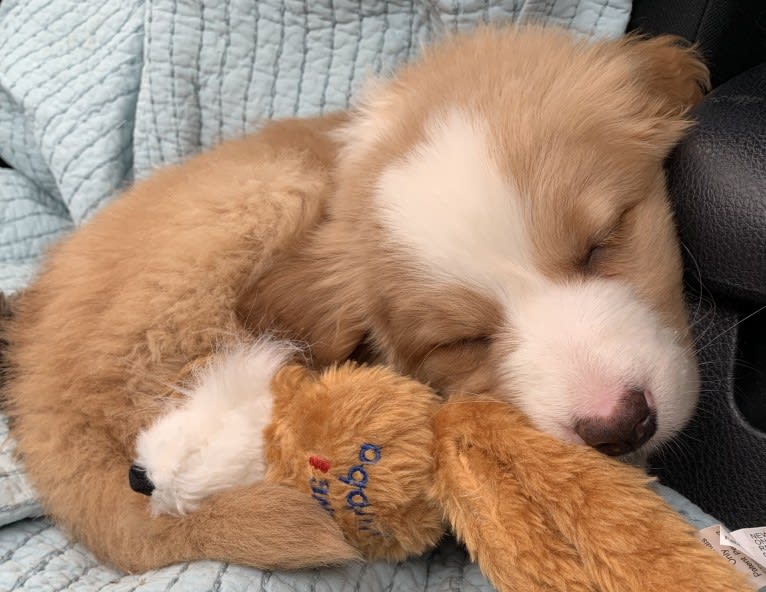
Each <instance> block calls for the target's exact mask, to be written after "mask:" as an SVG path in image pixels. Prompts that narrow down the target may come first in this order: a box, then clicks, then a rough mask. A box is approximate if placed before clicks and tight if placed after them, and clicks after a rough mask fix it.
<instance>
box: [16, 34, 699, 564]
mask: <svg viewBox="0 0 766 592" xmlns="http://www.w3.org/2000/svg"><path fill="white" fill-rule="evenodd" d="M706 85H707V70H706V69H705V67H704V65H703V64H702V63H701V62H700V61H699V59H698V58H697V56H696V55H695V53H694V52H693V51H692V50H690V49H688V48H683V47H680V46H678V45H677V44H676V41H675V40H674V39H670V38H658V39H653V40H639V39H623V40H613V41H601V42H595V43H593V42H586V41H582V40H578V39H576V38H574V37H573V36H571V35H569V34H567V33H565V32H561V31H557V30H553V29H539V28H485V29H481V30H478V31H476V32H474V33H473V34H470V35H468V36H459V37H454V38H451V39H448V40H446V41H444V42H443V43H441V44H439V45H437V46H435V47H433V48H431V49H429V50H427V51H426V52H425V54H424V55H423V56H422V57H421V58H420V59H419V60H417V61H416V62H415V63H413V64H411V65H408V66H406V67H404V68H402V69H401V70H400V71H399V72H398V73H397V74H396V75H395V76H394V77H393V78H392V79H391V80H388V81H385V82H380V83H376V84H374V85H372V86H371V87H370V88H368V89H367V91H366V93H365V94H364V96H363V97H362V98H361V100H360V102H359V104H358V106H357V107H356V108H355V109H353V110H352V111H351V112H350V113H346V114H338V115H333V116H328V117H325V118H321V119H315V120H305V121H300V120H292V121H285V122H278V123H274V124H270V125H268V126H266V127H265V128H264V129H263V130H262V131H261V132H259V133H258V134H256V135H254V136H252V137H249V138H245V139H242V140H238V141H233V142H228V143H225V144H223V145H221V146H220V147H218V148H216V149H215V150H213V151H211V152H210V153H208V154H203V155H201V156H198V157H196V158H193V159H190V160H189V161H187V162H186V163H184V164H182V165H180V166H176V167H169V168H167V169H165V170H162V171H159V172H157V173H156V174H155V175H154V176H153V177H152V178H150V179H148V180H146V181H143V182H140V183H138V184H136V186H135V187H134V188H132V189H131V190H130V191H128V192H127V193H126V194H125V195H124V196H122V197H121V198H120V199H118V200H116V201H115V202H113V203H112V204H111V205H110V206H108V207H107V208H105V209H104V210H103V211H102V212H100V213H99V214H98V215H97V216H95V217H94V219H93V220H92V221H91V222H90V223H89V224H87V225H86V226H84V227H83V228H82V229H80V230H79V231H77V232H76V233H74V235H72V236H71V237H70V238H68V239H67V240H65V241H64V242H63V243H62V244H61V245H59V246H58V247H57V248H56V249H54V250H53V252H52V253H51V254H50V256H49V257H48V259H47V261H46V264H45V265H44V268H43V270H42V271H41V273H40V275H39V277H38V278H37V280H36V281H35V282H34V283H33V285H32V286H31V287H30V289H29V290H28V292H26V293H25V294H24V296H23V298H21V302H20V303H19V306H18V314H17V317H16V319H15V321H14V322H13V323H12V325H11V327H10V333H9V339H10V346H9V352H8V353H9V359H10V363H11V365H12V369H13V372H12V376H11V379H10V383H9V385H8V399H9V406H10V414H11V416H12V419H13V420H14V428H13V430H14V434H15V436H16V438H17V439H18V443H19V449H20V451H21V453H22V455H23V459H24V461H25V463H26V466H27V469H28V471H29V474H30V477H31V479H32V481H33V483H34V485H35V487H36V488H37V490H38V492H39V493H40V496H41V498H42V500H43V503H44V505H45V507H46V509H47V510H48V512H49V513H50V514H51V515H52V516H53V517H54V518H55V519H56V520H58V521H59V522H60V523H61V524H62V525H64V526H65V527H67V528H68V529H70V530H71V531H72V532H73V534H74V535H75V536H77V537H78V538H80V539H81V540H82V541H83V542H85V543H86V544H87V545H89V546H90V547H91V548H92V549H93V550H94V551H95V552H96V553H97V554H98V555H99V556H100V557H101V558H103V559H105V560H108V561H110V562H112V563H114V564H116V565H118V566H120V567H122V568H124V569H127V570H131V571H138V570H146V569H150V568H154V567H158V566H160V565H164V564H167V563H171V562H176V561H182V560H191V559H200V558H209V559H222V560H227V561H235V562H240V563H246V564H249V565H255V566H257V567H262V568H273V567H280V568H291V567H301V566H305V565H312V564H318V563H322V562H339V561H344V560H346V559H349V558H352V557H354V556H355V553H354V551H353V549H351V548H350V547H348V545H346V543H345V542H344V541H343V539H342V537H341V536H340V533H339V531H338V530H337V528H336V527H335V525H334V524H333V523H332V522H331V521H330V520H329V519H328V518H327V517H326V516H325V515H324V514H323V512H322V511H321V509H320V508H319V507H318V506H316V505H315V504H313V502H312V501H311V500H306V499H304V497H303V496H302V495H300V494H299V493H297V492H293V491H292V490H290V489H288V488H285V487H279V486H275V485H268V484H265V483H263V481H262V479H263V475H264V470H265V467H264V462H263V458H262V450H261V431H262V429H263V427H264V426H265V425H266V424H267V423H268V422H269V414H270V409H271V395H270V390H269V388H270V387H269V385H270V382H271V378H272V377H273V376H274V374H275V372H276V371H277V370H278V369H279V368H280V367H281V366H282V365H283V364H285V363H287V362H288V361H289V360H291V359H294V358H295V356H296V355H299V356H302V359H305V361H306V363H307V364H310V365H312V366H315V367H322V366H324V365H327V364H332V363H335V362H338V361H342V360H345V359H348V358H349V357H352V356H354V355H356V354H358V352H359V351H361V350H362V349H365V348H366V349H368V350H369V351H370V352H371V354H372V356H373V358H374V359H375V360H377V361H381V362H384V363H387V364H390V365H392V366H393V367H395V368H396V369H398V370H399V371H401V372H404V373H407V374H409V375H412V376H414V377H417V378H418V379H420V380H422V381H425V382H427V383H429V384H431V385H433V386H434V387H435V388H436V389H438V390H439V391H440V392H441V393H443V394H444V395H445V396H449V395H450V394H451V393H476V394H481V393H483V392H486V391H488V390H492V391H493V392H500V393H504V394H505V396H507V398H508V400H509V402H512V403H513V404H515V405H517V406H519V407H520V408H521V409H522V410H523V411H525V412H526V414H527V415H528V416H529V417H530V418H531V420H532V421H533V423H534V424H535V425H536V426H537V427H538V428H540V429H542V430H544V431H546V432H549V433H550V434H552V435H554V436H557V437H559V438H561V439H563V440H567V441H572V442H578V443H584V444H587V445H590V446H594V447H596V448H598V449H599V450H601V451H603V452H604V453H606V454H610V455H615V456H629V457H630V456H632V457H635V458H638V459H639V460H640V458H641V457H643V456H645V455H646V454H647V453H649V452H650V451H651V450H653V449H655V448H657V447H658V446H660V445H661V444H662V443H663V442H666V441H667V440H668V439H669V438H670V437H672V435H673V434H674V433H676V432H677V431H678V430H679V429H680V428H681V427H682V426H683V425H684V423H685V422H686V421H687V420H688V418H689V417H690V415H691V413H692V410H693V408H694V405H695V402H696V397H697V388H698V380H697V371H696V367H695V361H694V356H693V352H692V344H691V342H690V337H689V328H688V325H687V319H686V315H685V312H684V307H683V300H682V288H681V261H680V256H679V246H678V241H677V238H676V235H675V231H674V228H673V221H672V216H671V212H670V209H669V206H668V200H667V196H666V191H665V186H664V179H663V174H662V162H663V159H664V158H665V157H666V156H667V154H668V152H669V151H670V149H671V148H672V147H673V145H674V144H675V143H676V142H677V141H678V140H679V139H680V138H681V137H682V135H683V134H684V132H685V131H686V129H687V128H688V126H689V121H688V118H687V113H688V110H689V108H690V107H691V106H692V105H693V104H694V103H695V102H696V101H698V100H699V98H700V97H701V94H702V92H703V90H704V88H705V87H706ZM295 343H302V344H305V345H304V346H303V347H302V348H300V349H297V347H296V346H295V345H294V344H295ZM200 360H207V361H206V362H204V363H202V362H198V361H200ZM189 368H192V369H193V370H189ZM129 468H130V482H131V485H132V487H133V489H134V490H135V491H137V492H140V493H144V494H149V495H150V498H149V500H147V498H146V497H144V496H142V495H138V494H137V493H135V492H134V491H131V490H130V488H129V487H128V477H127V475H128V472H129ZM149 508H150V509H151V517H150V512H148V511H147V510H148V509H149Z"/></svg>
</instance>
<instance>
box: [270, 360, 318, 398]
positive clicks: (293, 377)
mask: <svg viewBox="0 0 766 592" xmlns="http://www.w3.org/2000/svg"><path fill="white" fill-rule="evenodd" d="M316 381H317V374H316V372H313V371H312V370H309V369H308V368H306V366H302V365H300V364H289V365H288V366H285V367H284V368H282V369H281V370H280V371H279V373H278V374H277V375H276V376H275V377H274V380H273V381H272V383H271V387H272V390H273V391H274V394H275V395H278V396H281V397H287V398H288V399H292V398H293V397H294V396H295V395H298V394H300V393H301V392H304V391H305V390H306V388H307V387H308V386H310V385H312V384H315V383H316Z"/></svg>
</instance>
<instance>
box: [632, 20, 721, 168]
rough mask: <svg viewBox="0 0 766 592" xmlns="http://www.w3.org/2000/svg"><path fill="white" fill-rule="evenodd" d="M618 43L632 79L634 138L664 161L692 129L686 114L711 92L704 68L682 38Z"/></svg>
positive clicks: (669, 37)
mask: <svg viewBox="0 0 766 592" xmlns="http://www.w3.org/2000/svg"><path fill="white" fill-rule="evenodd" d="M622 43H624V46H623V48H624V49H625V50H626V52H627V57H628V59H629V61H630V66H629V67H630V70H631V72H632V76H633V77H634V86H633V92H634V95H633V96H632V97H631V101H632V102H633V103H634V108H635V109H637V112H636V115H637V116H638V118H637V120H636V124H637V127H635V128H633V129H632V132H633V137H634V139H635V140H638V141H639V142H640V143H641V144H642V145H643V146H644V148H645V149H646V150H647V151H649V152H651V153H652V154H653V155H654V156H655V157H657V158H658V159H660V160H662V159H664V158H665V157H666V156H667V155H668V154H669V153H670V151H671V150H672V149H673V147H674V146H675V145H676V144H677V143H678V142H679V141H680V140H681V138H683V136H684V135H685V133H686V132H687V130H688V129H689V128H690V127H691V125H692V119H691V117H690V114H689V112H690V111H691V109H692V107H694V106H695V105H696V104H697V103H699V102H700V101H701V100H702V97H703V96H704V94H705V92H706V91H707V90H708V89H709V88H710V78H709V73H708V69H707V66H705V64H704V62H703V61H702V59H701V58H700V56H699V54H698V53H697V51H696V49H695V48H694V47H692V46H690V45H689V43H687V42H686V41H685V40H684V39H682V38H680V37H675V36H672V35H662V36H660V37H654V38H646V37H640V36H635V35H631V36H628V37H626V38H624V39H623V41H622Z"/></svg>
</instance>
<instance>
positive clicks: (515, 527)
mask: <svg viewBox="0 0 766 592" xmlns="http://www.w3.org/2000/svg"><path fill="white" fill-rule="evenodd" d="M434 426H435V431H436V452H435V455H434V456H435V457H436V459H437V469H436V476H435V486H434V495H435V496H436V497H437V499H439V501H440V502H441V504H443V507H444V508H445V514H446V515H447V516H448V517H449V520H450V523H451V524H452V526H453V528H454V529H455V531H456V532H457V534H458V535H459V536H460V537H461V538H463V539H464V540H465V543H466V546H467V547H468V549H469V551H470V552H471V555H472V557H473V558H474V559H476V560H478V562H479V565H480V566H481V569H482V571H483V572H484V573H485V574H486V575H487V576H488V578H489V579H490V580H491V581H492V583H493V584H494V585H495V586H496V587H497V589H498V590H499V591H500V592H515V591H518V590H551V591H552V590H561V591H562V592H564V591H566V592H590V591H600V592H626V591H629V590H635V591H636V592H638V591H640V590H668V591H670V590H688V591H691V590H694V591H699V592H703V591H715V592H734V591H742V592H744V591H746V590H749V589H750V587H749V585H748V584H747V582H746V581H745V578H744V577H743V576H742V575H741V574H739V573H737V572H735V571H734V570H732V569H731V567H730V566H729V565H728V564H727V562H726V561H724V560H723V559H722V558H721V557H719V556H715V555H714V554H713V553H711V552H710V551H709V550H708V549H706V548H705V547H703V546H702V545H701V544H700V543H699V542H698V541H697V540H696V539H695V537H694V533H693V531H692V529H691V527H690V526H689V525H688V524H687V523H686V522H684V520H683V519H682V518H681V517H680V516H678V514H676V513H675V512H674V511H673V510H672V509H671V508H670V507H668V506H667V504H666V503H665V502H664V501H663V500H662V499H661V498H660V497H659V496H658V495H656V494H655V493H653V492H651V491H650V490H649V489H648V488H647V482H648V478H647V476H646V475H645V474H644V473H642V472H641V471H640V470H638V469H635V468H632V467H629V466H627V465H625V464H622V463H619V462H617V461H614V460H611V459H608V458H606V457H604V456H602V455H599V454H598V453H597V452H595V451H594V450H592V449H589V448H585V447H580V446H577V447H575V446H572V445H571V444H567V443H563V442H560V441H557V440H555V439H553V438H551V437H549V436H546V435H544V434H541V433H540V432H539V431H538V430H536V429H534V428H532V426H530V424H529V420H528V419H526V418H525V417H524V416H523V415H522V414H520V413H519V412H518V411H517V410H515V409H513V408H512V407H509V406H508V405H507V404H504V403H503V401H502V400H494V401H493V400H491V399H486V400H479V399H476V398H475V397H472V398H462V399H455V400H453V401H452V402H450V403H447V404H446V405H444V406H443V407H442V409H441V410H440V411H439V413H438V414H437V415H436V418H435V420H434Z"/></svg>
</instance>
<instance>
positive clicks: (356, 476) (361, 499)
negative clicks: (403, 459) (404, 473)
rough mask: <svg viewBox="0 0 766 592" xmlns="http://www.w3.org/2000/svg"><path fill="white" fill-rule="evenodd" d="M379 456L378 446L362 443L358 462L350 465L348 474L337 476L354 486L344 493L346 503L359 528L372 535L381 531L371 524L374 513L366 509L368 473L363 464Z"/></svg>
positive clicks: (376, 461) (368, 463) (378, 458)
mask: <svg viewBox="0 0 766 592" xmlns="http://www.w3.org/2000/svg"><path fill="white" fill-rule="evenodd" d="M381 456H382V452H381V447H380V446H376V445H375V444H368V443H365V444H362V446H361V447H360V448H359V461H360V464H358V465H354V466H352V467H351V468H350V469H349V470H348V474H346V475H341V476H340V477H338V480H339V481H341V482H342V483H345V484H347V485H350V486H351V487H353V488H354V489H352V490H351V491H349V492H348V494H347V495H346V505H347V506H348V508H349V509H351V510H352V511H353V512H354V514H356V515H357V516H358V517H359V530H363V531H369V532H371V533H372V534H373V535H374V536H381V535H382V534H383V533H382V532H380V531H379V530H378V529H377V528H375V527H374V526H373V524H374V516H375V514H374V513H373V512H369V511H367V510H366V508H367V507H368V506H369V505H370V501H369V499H368V498H367V493H366V492H365V489H366V488H367V483H368V482H369V479H370V475H369V473H368V471H367V469H366V468H365V466H366V465H374V464H376V463H378V461H380V459H381Z"/></svg>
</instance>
